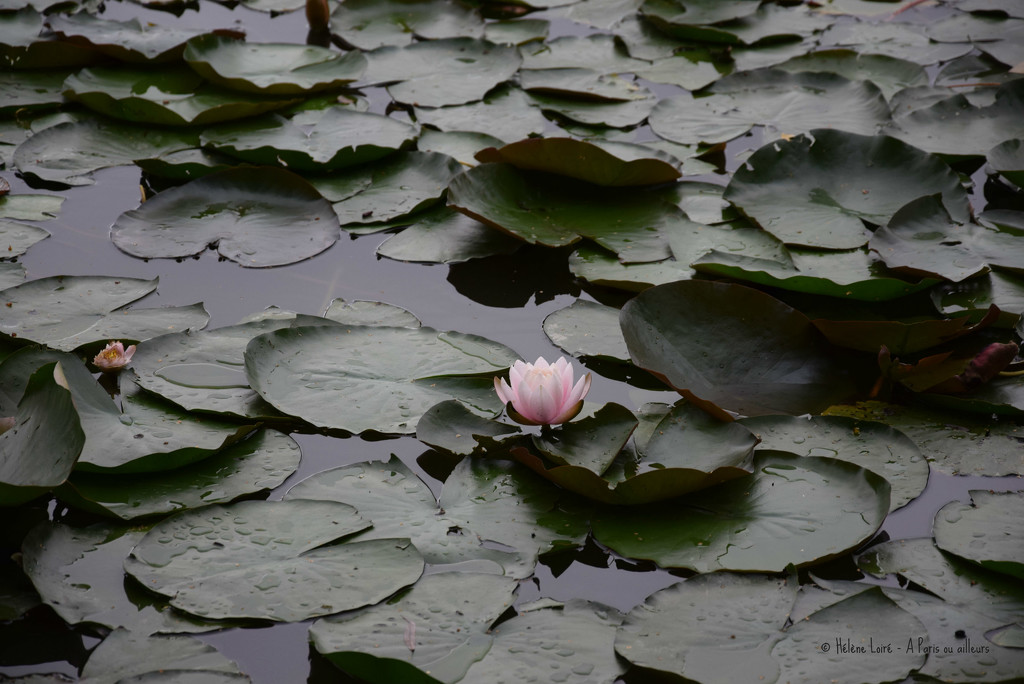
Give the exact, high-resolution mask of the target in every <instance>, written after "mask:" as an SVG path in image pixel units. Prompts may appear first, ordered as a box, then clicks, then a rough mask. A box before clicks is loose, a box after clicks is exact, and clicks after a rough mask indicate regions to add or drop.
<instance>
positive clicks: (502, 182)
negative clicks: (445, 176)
mask: <svg viewBox="0 0 1024 684" xmlns="http://www.w3.org/2000/svg"><path fill="white" fill-rule="evenodd" d="M597 187H598V186H594V185H592V184H589V183H584V182H582V181H576V180H573V179H569V178H564V177H557V176H550V175H544V174H540V173H536V172H535V173H529V172H524V171H519V170H517V169H515V168H514V167H512V166H510V165H508V164H482V165H480V166H478V167H476V168H473V169H469V170H468V171H466V172H465V173H463V174H462V175H460V176H458V177H456V178H455V180H453V181H452V183H451V185H450V186H449V188H448V204H449V205H450V206H453V207H455V208H456V209H458V210H459V211H461V212H463V213H464V214H466V215H468V216H471V217H472V218H475V219H477V220H478V221H483V222H484V223H487V224H488V225H491V226H494V227H496V228H499V229H501V230H504V231H506V232H508V233H511V234H513V235H515V236H517V237H519V238H520V239H521V240H524V241H525V242H527V243H529V244H538V243H539V244H542V245H547V246H549V247H560V246H563V245H569V244H573V243H575V242H577V241H579V240H580V239H581V238H583V237H587V238H590V239H592V240H594V241H595V242H597V243H598V244H600V245H601V246H603V247H606V248H607V249H610V250H612V251H614V252H616V253H617V254H618V255H619V259H620V260H621V261H623V262H646V261H660V260H662V259H664V258H666V257H667V256H668V245H667V244H666V241H665V235H666V234H667V233H668V232H669V231H671V230H672V228H673V227H675V226H676V225H679V224H682V223H684V222H687V221H688V220H687V219H686V217H685V215H684V214H683V212H682V210H680V209H679V208H678V207H675V206H672V205H670V204H668V203H666V202H660V201H658V200H657V199H656V198H653V197H645V196H644V195H643V194H641V193H638V192H636V191H630V190H627V189H622V190H614V189H609V188H603V189H601V190H600V192H598V189H597Z"/></svg>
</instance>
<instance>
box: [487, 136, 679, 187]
mask: <svg viewBox="0 0 1024 684" xmlns="http://www.w3.org/2000/svg"><path fill="white" fill-rule="evenodd" d="M476 158H477V159H479V160H480V161H482V162H506V163H509V164H512V165H513V166H515V167H516V168H519V169H526V170H529V171H547V172H549V173H556V174H560V175H563V176H570V177H572V178H578V179H579V180H583V181H587V182H589V183H594V184H596V185H605V186H628V185H657V184H659V183H670V182H672V181H674V180H676V179H677V178H679V176H680V174H679V171H678V170H677V169H676V168H675V166H673V165H672V164H671V163H670V162H668V161H666V160H665V158H664V157H659V156H656V155H650V154H649V152H648V150H647V149H646V148H643V147H641V146H639V145H629V144H627V143H618V144H613V145H609V146H602V145H595V144H593V143H589V142H584V141H582V140H573V139H572V138H527V139H525V140H520V141H518V142H514V143H511V144H509V145H505V146H504V147H502V148H500V149H494V148H489V149H486V150H482V151H481V152H479V153H477V155H476Z"/></svg>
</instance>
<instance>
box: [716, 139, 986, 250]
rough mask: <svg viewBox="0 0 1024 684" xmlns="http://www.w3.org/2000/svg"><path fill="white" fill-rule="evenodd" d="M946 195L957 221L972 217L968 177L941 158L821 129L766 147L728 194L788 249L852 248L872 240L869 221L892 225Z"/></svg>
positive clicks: (738, 175)
mask: <svg viewBox="0 0 1024 684" xmlns="http://www.w3.org/2000/svg"><path fill="white" fill-rule="evenodd" d="M837 159H841V160H843V162H842V164H837V163H836V161H835V160H837ZM938 193H941V194H942V203H943V205H944V206H945V207H946V210H947V211H948V212H949V214H950V216H951V217H952V218H953V219H954V220H956V221H960V222H963V221H966V220H967V218H968V206H967V196H966V194H965V192H964V189H963V187H962V186H961V185H960V179H959V178H958V176H957V175H956V174H955V173H954V172H953V171H952V170H951V169H950V168H949V167H948V166H946V164H945V163H943V162H942V161H941V160H940V159H939V158H937V157H935V156H933V155H930V154H926V153H923V152H921V151H920V150H916V149H914V148H913V147H910V146H909V145H907V144H905V143H902V142H900V141H898V140H896V139H894V138H888V137H885V136H874V137H865V136H860V135H855V134H852V133H846V132H843V131H831V130H816V131H811V133H810V135H809V136H799V137H796V138H794V139H792V140H788V141H784V142H778V143H774V144H772V145H766V146H765V147H762V148H761V149H759V150H758V151H757V152H755V153H754V154H753V155H752V156H751V157H750V159H748V160H747V164H746V165H745V166H743V167H741V168H739V169H737V170H736V173H735V174H733V178H732V180H731V181H730V182H729V186H728V187H727V188H726V190H725V195H724V196H725V199H727V200H729V201H730V202H732V203H733V204H735V205H736V206H737V207H738V208H739V209H740V210H741V211H742V212H743V213H745V214H746V215H747V216H749V217H751V218H752V219H753V220H755V221H756V222H757V223H758V224H759V225H760V226H761V227H762V228H764V229H765V230H767V231H768V232H770V233H772V234H773V235H775V236H776V237H778V238H779V239H780V240H782V241H783V242H785V243H787V244H794V245H802V246H808V247H818V248H824V249H852V248H854V247H860V246H861V245H863V244H865V243H866V242H867V241H868V238H869V237H870V235H871V234H870V233H869V232H868V230H867V228H866V227H865V226H864V222H868V223H873V224H876V225H884V224H886V223H888V222H889V220H890V219H891V218H892V216H893V214H895V213H896V211H897V210H898V209H900V208H901V207H903V206H904V205H905V204H906V203H907V202H909V201H910V200H912V199H915V198H917V197H924V196H927V195H934V194H938Z"/></svg>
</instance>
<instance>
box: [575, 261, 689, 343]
mask: <svg viewBox="0 0 1024 684" xmlns="http://www.w3.org/2000/svg"><path fill="white" fill-rule="evenodd" d="M569 270H570V271H571V272H572V274H573V275H574V276H576V277H577V278H582V279H583V280H586V281H587V282H589V283H591V284H593V285H600V286H602V287H614V288H618V289H620V290H628V291H630V292H640V291H643V290H646V289H647V288H649V287H654V286H655V285H664V284H666V283H674V282H676V281H677V280H686V279H688V278H691V277H692V276H693V275H694V271H693V269H691V268H690V267H689V266H688V265H686V264H685V263H683V262H680V261H677V260H676V259H674V258H669V259H664V260H662V261H653V262H648V263H640V264H624V263H622V262H621V261H619V260H618V258H617V257H616V255H615V253H614V252H610V251H608V250H606V249H603V248H601V247H597V246H596V245H588V244H586V243H583V244H581V245H580V246H579V247H577V248H576V251H574V252H573V253H572V254H570V255H569ZM628 356H629V355H628V354H627V355H626V356H625V357H624V358H628Z"/></svg>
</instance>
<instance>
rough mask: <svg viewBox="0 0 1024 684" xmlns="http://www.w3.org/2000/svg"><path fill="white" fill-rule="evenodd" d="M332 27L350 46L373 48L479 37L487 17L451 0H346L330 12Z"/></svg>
mask: <svg viewBox="0 0 1024 684" xmlns="http://www.w3.org/2000/svg"><path fill="white" fill-rule="evenodd" d="M331 30H332V31H333V32H334V33H337V34H338V35H339V36H341V37H342V38H344V39H345V41H346V42H348V43H349V44H351V45H355V46H356V47H358V48H360V49H362V50H373V49H374V48H379V47H382V46H385V45H409V44H411V43H414V42H415V41H416V40H417V39H426V40H428V41H433V40H437V39H440V38H457V37H463V36H466V37H471V38H480V37H482V36H483V31H484V20H483V17H481V16H480V14H479V12H478V11H477V10H475V9H472V8H470V7H467V6H465V5H462V4H460V3H458V2H453V1H452V0H430V1H429V2H414V3H410V2H403V1H402V0H385V1H383V2H382V1H381V0H344V2H341V3H338V6H337V7H336V8H335V9H334V12H333V13H332V15H331Z"/></svg>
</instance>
